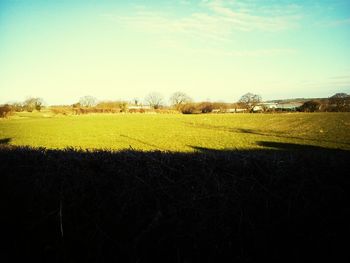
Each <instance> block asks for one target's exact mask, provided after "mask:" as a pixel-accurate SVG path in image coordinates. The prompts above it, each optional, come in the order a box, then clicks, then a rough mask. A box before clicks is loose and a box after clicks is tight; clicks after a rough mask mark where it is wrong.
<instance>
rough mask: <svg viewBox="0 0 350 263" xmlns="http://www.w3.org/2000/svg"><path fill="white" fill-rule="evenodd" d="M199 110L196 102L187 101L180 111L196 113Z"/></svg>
mask: <svg viewBox="0 0 350 263" xmlns="http://www.w3.org/2000/svg"><path fill="white" fill-rule="evenodd" d="M196 110H197V107H196V104H194V103H186V104H184V105H182V107H181V108H180V111H181V112H182V113H183V114H193V113H195V112H196Z"/></svg>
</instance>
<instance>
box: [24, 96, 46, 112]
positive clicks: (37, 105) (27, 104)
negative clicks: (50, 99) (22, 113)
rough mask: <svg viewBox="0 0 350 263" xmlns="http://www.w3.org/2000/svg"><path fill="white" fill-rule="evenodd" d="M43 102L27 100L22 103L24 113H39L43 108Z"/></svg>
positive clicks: (34, 99)
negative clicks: (35, 111)
mask: <svg viewBox="0 0 350 263" xmlns="http://www.w3.org/2000/svg"><path fill="white" fill-rule="evenodd" d="M43 104H44V101H43V99H41V98H28V99H26V100H25V101H24V102H23V107H24V109H25V110H26V111H29V112H32V111H33V110H37V111H40V110H41V108H42V107H43Z"/></svg>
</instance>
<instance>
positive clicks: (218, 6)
mask: <svg viewBox="0 0 350 263" xmlns="http://www.w3.org/2000/svg"><path fill="white" fill-rule="evenodd" d="M225 3H226V1H225ZM225 3H224V2H223V1H218V0H212V1H205V2H202V3H201V4H200V5H199V8H198V11H197V12H194V13H191V14H189V15H187V16H182V17H176V16H171V15H170V14H168V13H163V12H156V11H153V10H149V9H147V8H144V7H143V8H135V12H133V13H132V14H129V15H126V16H115V17H114V19H116V20H118V21H119V22H121V23H122V24H124V25H125V26H128V27H132V28H135V29H139V30H142V31H146V32H166V33H185V34H189V35H197V36H199V37H202V38H211V39H216V40H225V39H226V40H227V39H228V38H230V36H232V35H233V34H234V32H235V31H246V32H247V31H268V32H276V31H282V30H288V29H292V28H295V27H297V26H298V22H299V20H300V18H301V15H300V14H299V13H298V11H299V9H298V8H297V7H296V6H294V5H289V6H274V7H273V8H272V10H271V11H267V9H266V8H260V9H256V8H253V7H252V6H250V5H246V6H244V7H242V6H241V7H240V8H235V6H232V5H229V4H225ZM228 3H229V2H228ZM258 12H260V13H261V14H259V15H258V14H256V13H258Z"/></svg>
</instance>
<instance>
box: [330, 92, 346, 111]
mask: <svg viewBox="0 0 350 263" xmlns="http://www.w3.org/2000/svg"><path fill="white" fill-rule="evenodd" d="M329 104H330V106H331V107H333V108H334V110H336V111H349V110H350V95H348V94H346V93H336V94H334V95H333V96H332V97H330V98H329Z"/></svg>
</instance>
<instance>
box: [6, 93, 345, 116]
mask: <svg viewBox="0 0 350 263" xmlns="http://www.w3.org/2000/svg"><path fill="white" fill-rule="evenodd" d="M169 102H170V106H166V105H165V104H166V103H165V99H164V97H163V96H162V95H161V94H160V93H157V92H152V93H149V94H148V95H147V96H146V97H145V99H144V103H141V101H140V100H139V99H137V98H134V99H133V100H132V101H129V102H128V101H123V100H116V101H98V100H97V99H96V98H95V97H93V96H84V97H81V98H80V99H79V101H78V102H76V103H74V104H72V105H56V106H50V107H49V108H50V110H51V111H52V112H53V113H55V114H63V115H68V114H87V113H121V112H131V113H132V112H141V113H144V112H147V111H156V112H165V113H167V112H181V113H183V114H196V113H212V112H273V111H278V110H277V109H275V108H269V107H268V106H267V104H266V103H263V101H262V97H261V96H260V95H258V94H254V93H250V92H248V93H246V94H244V95H242V96H241V98H240V99H239V100H238V101H237V102H234V103H225V102H210V101H202V102H194V101H193V100H192V98H191V97H190V96H188V95H187V94H186V93H184V92H180V91H178V92H175V93H173V94H172V95H171V96H170V98H169ZM43 107H44V101H43V99H42V98H39V97H31V98H27V99H26V100H25V101H23V102H22V103H19V102H16V103H11V104H5V105H0V117H7V116H8V115H10V114H11V113H13V112H22V111H27V112H32V111H34V110H35V111H41V109H42V108H43ZM295 111H300V112H349V111H350V95H348V94H346V93H336V94H335V95H333V96H331V97H329V98H323V99H313V100H307V101H304V103H303V104H302V105H301V106H300V107H297V108H295Z"/></svg>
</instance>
